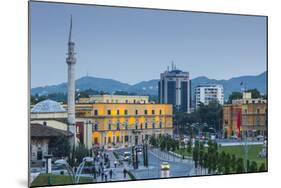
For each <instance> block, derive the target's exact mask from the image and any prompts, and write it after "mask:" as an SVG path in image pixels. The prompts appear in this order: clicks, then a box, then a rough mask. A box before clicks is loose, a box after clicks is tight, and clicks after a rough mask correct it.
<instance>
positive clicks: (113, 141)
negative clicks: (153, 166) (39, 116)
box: [75, 103, 173, 148]
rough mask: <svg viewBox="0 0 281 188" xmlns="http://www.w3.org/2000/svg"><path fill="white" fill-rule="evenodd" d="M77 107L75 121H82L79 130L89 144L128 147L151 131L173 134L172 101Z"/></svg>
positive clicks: (146, 136) (145, 137)
mask: <svg viewBox="0 0 281 188" xmlns="http://www.w3.org/2000/svg"><path fill="white" fill-rule="evenodd" d="M75 107H76V122H77V125H79V124H80V125H81V128H80V130H79V126H78V128H77V132H78V134H79V133H80V134H81V135H84V138H83V140H84V143H85V145H86V146H87V147H88V148H91V147H97V146H98V147H105V148H110V147H126V146H131V145H135V144H136V145H137V144H142V143H143V141H144V140H145V139H148V137H149V136H151V135H156V136H158V135H160V134H169V135H172V134H173V124H172V113H173V112H172V105H169V104H149V103H148V104H147V103H146V104H133V103H128V104H125V103H123V104H118V103H96V104H76V106H75ZM82 127H84V128H82ZM85 127H86V128H85ZM89 130H90V131H89ZM81 131H82V132H83V133H81ZM81 139H82V138H81Z"/></svg>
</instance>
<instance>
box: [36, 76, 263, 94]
mask: <svg viewBox="0 0 281 188" xmlns="http://www.w3.org/2000/svg"><path fill="white" fill-rule="evenodd" d="M266 79H267V72H263V73H261V74H259V75H255V76H240V77H234V78H231V79H228V80H216V79H209V78H207V77H205V76H200V77H196V78H194V79H192V80H191V87H192V91H193V89H194V88H195V87H196V86H197V85H199V84H221V85H223V87H224V96H225V99H228V96H229V95H230V94H231V93H232V92H233V91H240V90H241V87H246V89H253V88H257V89H258V90H259V91H260V92H261V94H266V93H267V91H266V89H267V87H266V86H267V80H266ZM158 81H159V80H158V79H154V80H149V81H142V82H139V83H137V84H134V85H130V84H127V83H122V82H119V81H117V80H113V79H106V78H96V77H92V76H85V77H82V78H79V79H77V80H76V82H75V85H76V88H77V89H79V90H80V91H83V90H86V89H93V90H96V91H104V92H109V93H113V92H114V91H126V92H130V93H136V94H138V95H157V92H158ZM241 83H243V86H241ZM66 91H67V83H61V84H58V85H51V86H44V87H35V88H32V89H31V94H32V95H35V94H39V95H44V94H45V95H46V94H51V93H65V92H66Z"/></svg>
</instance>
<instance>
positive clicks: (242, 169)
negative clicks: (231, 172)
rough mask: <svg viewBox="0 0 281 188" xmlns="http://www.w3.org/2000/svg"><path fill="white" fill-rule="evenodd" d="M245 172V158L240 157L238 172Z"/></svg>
mask: <svg viewBox="0 0 281 188" xmlns="http://www.w3.org/2000/svg"><path fill="white" fill-rule="evenodd" d="M243 172H244V164H243V158H239V159H237V164H236V173H243Z"/></svg>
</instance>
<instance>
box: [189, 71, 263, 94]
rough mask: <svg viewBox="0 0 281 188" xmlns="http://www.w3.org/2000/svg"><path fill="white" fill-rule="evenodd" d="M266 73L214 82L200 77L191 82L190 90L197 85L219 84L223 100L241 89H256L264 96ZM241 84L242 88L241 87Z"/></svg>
mask: <svg viewBox="0 0 281 188" xmlns="http://www.w3.org/2000/svg"><path fill="white" fill-rule="evenodd" d="M266 74H267V72H264V73H262V74H260V75H257V76H240V77H235V78H231V79H229V80H215V79H208V78H207V77H204V76H200V77H197V78H194V79H192V80H191V82H192V83H191V87H192V89H193V88H195V87H196V86H197V85H199V84H221V85H223V88H224V98H225V99H228V96H229V95H230V94H231V93H232V92H233V91H241V87H246V89H253V88H257V89H258V90H259V91H260V92H261V94H266V93H267V91H266V89H267V88H266V87H267V81H266V78H267V75H266ZM241 82H243V86H241V85H240V84H241Z"/></svg>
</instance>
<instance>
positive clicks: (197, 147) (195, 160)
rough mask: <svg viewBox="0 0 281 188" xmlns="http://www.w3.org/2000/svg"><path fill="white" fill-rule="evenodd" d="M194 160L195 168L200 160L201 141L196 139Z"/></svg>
mask: <svg viewBox="0 0 281 188" xmlns="http://www.w3.org/2000/svg"><path fill="white" fill-rule="evenodd" d="M192 157H193V161H194V164H195V168H197V166H198V160H199V141H197V140H196V142H195V146H194V148H193V156H192Z"/></svg>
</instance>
